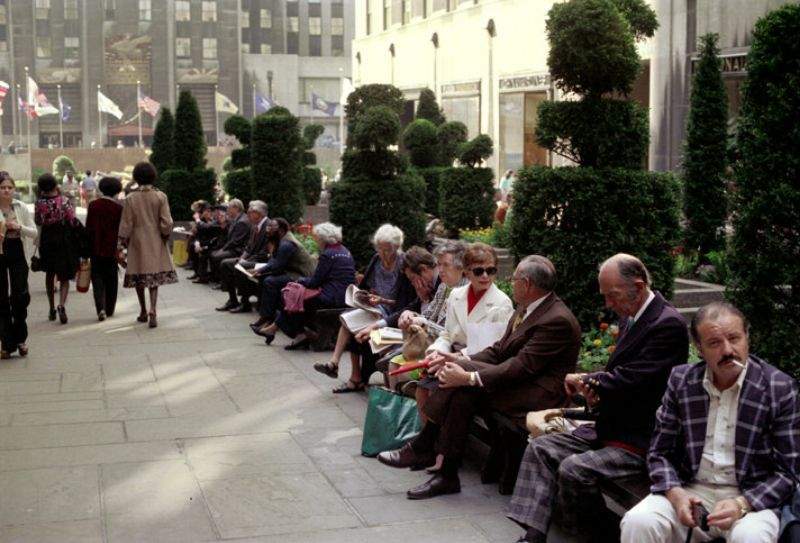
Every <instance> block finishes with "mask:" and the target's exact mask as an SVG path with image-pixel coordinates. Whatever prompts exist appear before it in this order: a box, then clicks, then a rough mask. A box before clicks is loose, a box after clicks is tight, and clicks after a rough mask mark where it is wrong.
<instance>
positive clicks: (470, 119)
mask: <svg viewBox="0 0 800 543" xmlns="http://www.w3.org/2000/svg"><path fill="white" fill-rule="evenodd" d="M442 111H443V112H444V116H445V117H446V118H447V120H448V121H460V122H462V123H464V124H465V125H466V126H467V131H468V133H469V135H468V137H469V138H474V137H475V136H477V135H478V134H480V133H481V97H480V95H479V94H478V95H475V96H458V97H455V96H453V97H447V96H445V97H444V98H442Z"/></svg>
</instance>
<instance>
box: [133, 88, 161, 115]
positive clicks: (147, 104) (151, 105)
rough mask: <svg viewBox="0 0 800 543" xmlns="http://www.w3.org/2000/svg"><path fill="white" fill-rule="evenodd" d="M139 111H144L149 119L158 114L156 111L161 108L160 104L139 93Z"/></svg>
mask: <svg viewBox="0 0 800 543" xmlns="http://www.w3.org/2000/svg"><path fill="white" fill-rule="evenodd" d="M138 103H139V109H143V110H145V111H146V112H147V113H148V115H150V116H151V117H155V116H156V115H157V114H158V110H159V109H160V108H161V104H159V103H158V102H156V101H155V100H153V99H152V98H150V97H149V96H145V95H144V94H142V93H141V91H139V100H138Z"/></svg>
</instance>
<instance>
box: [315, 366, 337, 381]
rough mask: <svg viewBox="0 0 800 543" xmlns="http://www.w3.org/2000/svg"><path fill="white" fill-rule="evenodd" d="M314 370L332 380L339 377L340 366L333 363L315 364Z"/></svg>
mask: <svg viewBox="0 0 800 543" xmlns="http://www.w3.org/2000/svg"><path fill="white" fill-rule="evenodd" d="M314 369H315V370H317V371H318V372H320V373H324V374H325V375H327V376H328V377H330V378H332V379H336V378H337V377H339V365H338V364H334V363H333V362H325V363H324V364H322V363H320V364H314Z"/></svg>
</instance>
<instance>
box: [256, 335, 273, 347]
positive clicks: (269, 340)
mask: <svg viewBox="0 0 800 543" xmlns="http://www.w3.org/2000/svg"><path fill="white" fill-rule="evenodd" d="M259 335H260V336H264V338H265V339H264V343H266V344H267V345H272V340H273V339H275V334H259Z"/></svg>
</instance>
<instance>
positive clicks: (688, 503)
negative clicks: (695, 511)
mask: <svg viewBox="0 0 800 543" xmlns="http://www.w3.org/2000/svg"><path fill="white" fill-rule="evenodd" d="M666 496H667V499H668V500H669V503H671V504H672V508H673V509H675V513H677V515H678V520H679V521H680V522H681V524H683V525H684V526H686V527H687V528H696V527H697V525H696V524H695V523H694V519H693V518H692V505H694V504H696V503H702V502H701V501H700V498H698V497H697V496H692V495H691V494H689V492H687V491H686V490H685V489H684V488H682V487H679V486H675V487H672V488H670V489H669V490H667V494H666ZM710 520H711V516H709V521H710ZM709 524H710V522H709Z"/></svg>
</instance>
